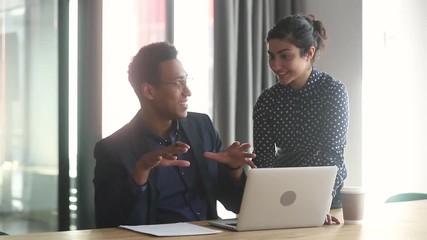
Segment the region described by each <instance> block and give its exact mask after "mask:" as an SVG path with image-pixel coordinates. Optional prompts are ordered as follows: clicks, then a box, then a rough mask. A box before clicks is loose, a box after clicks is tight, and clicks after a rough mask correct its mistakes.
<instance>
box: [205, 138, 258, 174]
mask: <svg viewBox="0 0 427 240" xmlns="http://www.w3.org/2000/svg"><path fill="white" fill-rule="evenodd" d="M250 147H251V145H250V144H249V143H243V144H240V142H234V143H233V144H231V145H230V146H229V147H228V148H227V149H225V151H224V152H221V153H213V152H205V153H204V156H205V157H207V158H210V159H213V160H216V161H218V162H220V163H223V164H226V165H228V166H229V167H230V168H231V169H236V170H237V169H241V168H243V166H245V165H249V166H250V167H251V168H256V166H255V164H254V163H253V162H252V158H254V157H255V153H249V152H248V149H249V148H250Z"/></svg>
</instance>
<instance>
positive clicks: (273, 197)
mask: <svg viewBox="0 0 427 240" xmlns="http://www.w3.org/2000/svg"><path fill="white" fill-rule="evenodd" d="M336 174H337V167H336V166H320V167H293V168H290V167H289V168H254V169H250V170H249V171H248V176H247V180H246V185H245V190H244V193H243V199H242V203H241V206H240V213H239V214H238V217H237V218H236V219H218V220H210V221H208V222H209V224H210V225H212V226H217V227H221V228H226V229H230V230H235V231H249V230H266V229H279V228H300V227H316V226H322V225H323V224H324V222H325V217H326V214H327V213H328V212H329V209H330V206H331V194H332V189H333V186H334V182H335V177H336Z"/></svg>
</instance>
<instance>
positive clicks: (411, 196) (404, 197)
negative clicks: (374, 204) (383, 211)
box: [385, 193, 427, 203]
mask: <svg viewBox="0 0 427 240" xmlns="http://www.w3.org/2000/svg"><path fill="white" fill-rule="evenodd" d="M421 199H427V193H399V194H396V195H393V196H391V197H389V198H388V199H387V200H386V201H385V202H386V203H392V202H406V201H415V200H421Z"/></svg>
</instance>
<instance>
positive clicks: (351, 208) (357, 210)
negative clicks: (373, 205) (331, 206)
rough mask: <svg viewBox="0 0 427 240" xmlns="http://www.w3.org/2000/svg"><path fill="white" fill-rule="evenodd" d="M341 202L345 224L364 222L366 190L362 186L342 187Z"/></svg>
mask: <svg viewBox="0 0 427 240" xmlns="http://www.w3.org/2000/svg"><path fill="white" fill-rule="evenodd" d="M341 203H342V210H343V217H344V224H361V223H362V222H363V215H364V205H365V192H364V190H363V189H362V188H361V187H344V188H343V189H341Z"/></svg>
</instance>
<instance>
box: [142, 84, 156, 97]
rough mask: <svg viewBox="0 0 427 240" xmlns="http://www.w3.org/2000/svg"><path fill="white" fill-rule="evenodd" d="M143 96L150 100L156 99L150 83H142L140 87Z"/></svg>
mask: <svg viewBox="0 0 427 240" xmlns="http://www.w3.org/2000/svg"><path fill="white" fill-rule="evenodd" d="M140 91H141V95H142V97H143V98H145V99H148V100H153V99H154V87H153V86H152V85H150V84H148V83H145V82H144V83H142V84H141V87H140Z"/></svg>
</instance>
